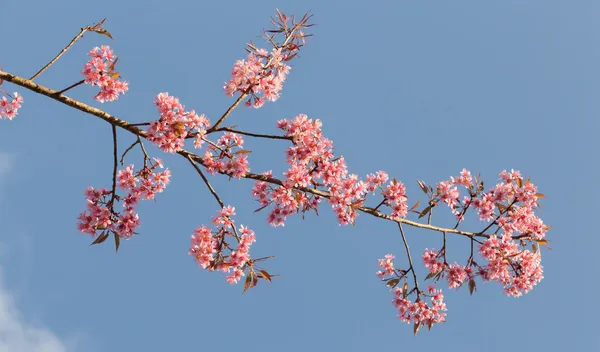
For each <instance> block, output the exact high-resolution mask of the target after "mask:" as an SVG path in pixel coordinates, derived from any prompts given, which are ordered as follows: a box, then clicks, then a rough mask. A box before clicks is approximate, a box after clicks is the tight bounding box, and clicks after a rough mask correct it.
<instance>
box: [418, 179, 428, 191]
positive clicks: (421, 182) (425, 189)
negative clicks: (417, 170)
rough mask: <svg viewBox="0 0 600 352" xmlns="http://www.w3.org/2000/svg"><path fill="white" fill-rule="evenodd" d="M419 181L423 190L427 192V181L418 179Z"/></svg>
mask: <svg viewBox="0 0 600 352" xmlns="http://www.w3.org/2000/svg"><path fill="white" fill-rule="evenodd" d="M417 183H418V184H419V186H420V187H421V190H422V191H423V193H425V194H427V185H425V182H423V181H421V180H417Z"/></svg>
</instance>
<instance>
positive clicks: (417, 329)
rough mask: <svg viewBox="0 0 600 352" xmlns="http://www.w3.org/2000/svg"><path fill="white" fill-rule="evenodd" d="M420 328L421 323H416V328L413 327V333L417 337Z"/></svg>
mask: <svg viewBox="0 0 600 352" xmlns="http://www.w3.org/2000/svg"><path fill="white" fill-rule="evenodd" d="M420 327H421V323H415V326H414V327H413V333H414V334H415V336H417V333H418V332H419V328H420Z"/></svg>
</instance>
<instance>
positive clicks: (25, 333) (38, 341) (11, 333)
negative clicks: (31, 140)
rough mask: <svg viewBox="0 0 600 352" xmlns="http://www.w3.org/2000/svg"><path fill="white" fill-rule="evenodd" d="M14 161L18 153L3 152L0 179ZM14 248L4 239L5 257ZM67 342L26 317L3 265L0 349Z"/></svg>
mask: <svg viewBox="0 0 600 352" xmlns="http://www.w3.org/2000/svg"><path fill="white" fill-rule="evenodd" d="M13 165H14V155H13V154H10V153H5V152H0V182H1V181H2V179H3V178H4V177H5V176H6V174H8V173H9V172H10V171H11V169H12V166H13ZM9 252H10V250H9V248H8V246H7V245H6V244H5V243H1V242H0V254H1V255H2V257H3V258H4V257H6V255H7V254H8V253H9ZM66 351H67V346H66V344H65V343H63V341H61V339H60V338H58V337H57V336H56V334H54V333H53V332H52V331H50V330H48V329H46V328H44V327H40V326H35V325H34V324H31V323H29V322H27V321H26V319H25V318H24V317H23V315H22V313H21V312H20V311H19V310H18V308H17V305H16V303H15V299H14V298H13V294H12V293H11V292H10V291H9V290H7V289H6V288H5V287H4V280H3V277H2V267H1V266H0V352H66Z"/></svg>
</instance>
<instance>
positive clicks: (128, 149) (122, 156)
mask: <svg viewBox="0 0 600 352" xmlns="http://www.w3.org/2000/svg"><path fill="white" fill-rule="evenodd" d="M139 138H140V137H138V140H137V141H135V142H133V144H132V145H130V146H129V147H127V149H125V151H124V152H123V155H121V166H123V161H124V159H125V155H127V153H128V152H129V151H130V150H131V149H133V147H135V145H136V144H138V143H139V142H140V140H139Z"/></svg>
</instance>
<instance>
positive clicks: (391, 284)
mask: <svg viewBox="0 0 600 352" xmlns="http://www.w3.org/2000/svg"><path fill="white" fill-rule="evenodd" d="M399 282H400V279H391V280H390V281H388V282H387V283H386V284H385V285H386V286H387V287H392V288H393V287H396V285H398V283H399Z"/></svg>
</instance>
